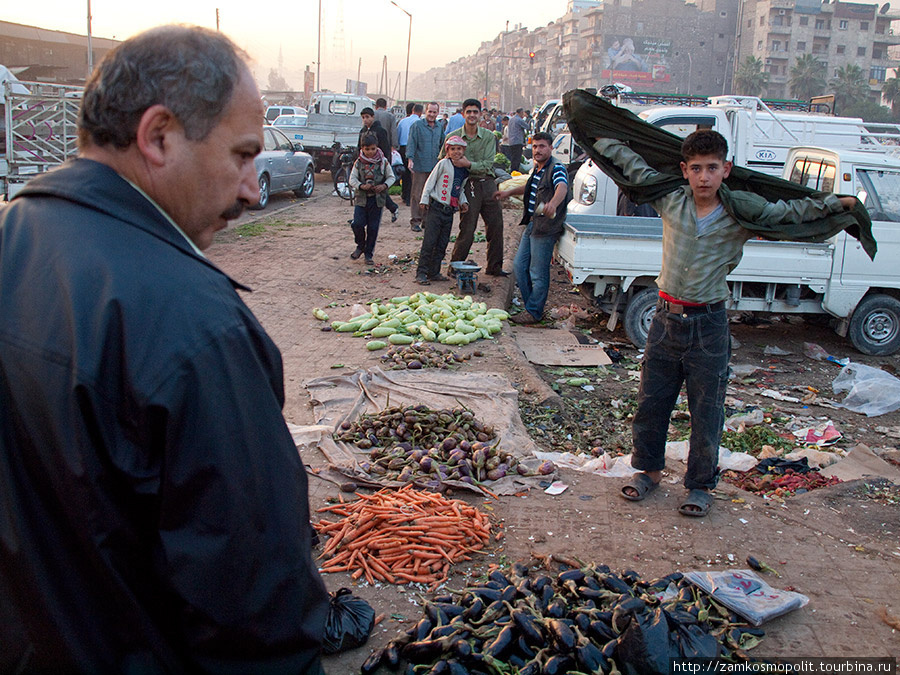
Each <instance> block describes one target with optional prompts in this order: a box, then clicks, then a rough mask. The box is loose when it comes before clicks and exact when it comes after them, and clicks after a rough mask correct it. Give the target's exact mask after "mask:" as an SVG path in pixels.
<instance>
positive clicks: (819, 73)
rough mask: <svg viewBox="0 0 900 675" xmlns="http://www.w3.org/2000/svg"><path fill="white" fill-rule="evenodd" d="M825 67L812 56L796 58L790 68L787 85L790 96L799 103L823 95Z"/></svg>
mask: <svg viewBox="0 0 900 675" xmlns="http://www.w3.org/2000/svg"><path fill="white" fill-rule="evenodd" d="M826 68H827V66H826V65H825V64H824V63H823V62H822V61H819V59H817V58H816V57H815V56H813V55H812V54H803V55H802V56H798V57H797V60H796V61H794V65H793V67H792V68H791V78H790V80H788V85H789V86H790V88H791V96H793V97H794V98H799V99H800V100H801V101H808V100H809V99H811V98H812V97H813V96H818V95H819V94H823V93H825V87H826V86H827V85H828V82H827V81H826V80H825V71H826Z"/></svg>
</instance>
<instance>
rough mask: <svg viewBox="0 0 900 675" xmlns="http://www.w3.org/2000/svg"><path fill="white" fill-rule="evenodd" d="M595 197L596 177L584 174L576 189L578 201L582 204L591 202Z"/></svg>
mask: <svg viewBox="0 0 900 675" xmlns="http://www.w3.org/2000/svg"><path fill="white" fill-rule="evenodd" d="M596 199H597V177H596V176H585V178H584V180H583V181H581V190H579V191H578V201H579V202H580V203H582V204H593V203H594V200H596Z"/></svg>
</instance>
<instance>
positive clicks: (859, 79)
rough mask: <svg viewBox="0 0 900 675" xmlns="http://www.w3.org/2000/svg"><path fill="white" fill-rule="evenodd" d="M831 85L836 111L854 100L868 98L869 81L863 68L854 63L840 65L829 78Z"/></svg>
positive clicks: (839, 110)
mask: <svg viewBox="0 0 900 675" xmlns="http://www.w3.org/2000/svg"><path fill="white" fill-rule="evenodd" d="M831 87H832V89H833V90H834V108H835V112H837V113H839V112H841V111H842V110H843V109H844V108H846V107H847V106H849V105H851V104H852V103H854V102H855V101H862V100H864V99H868V98H869V81H868V80H867V79H866V76H865V73H863V69H862V68H860V67H859V66H858V65H856V64H855V63H850V64H848V65H846V66H840V67H839V68H838V69H837V74H836V75H835V77H834V79H833V80H831Z"/></svg>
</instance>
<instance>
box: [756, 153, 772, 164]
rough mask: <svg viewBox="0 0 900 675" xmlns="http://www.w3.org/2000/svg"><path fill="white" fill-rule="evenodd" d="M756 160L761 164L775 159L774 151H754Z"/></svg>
mask: <svg viewBox="0 0 900 675" xmlns="http://www.w3.org/2000/svg"><path fill="white" fill-rule="evenodd" d="M756 159H758V160H761V161H763V162H769V161H771V160H773V159H775V151H774V150H757V151H756Z"/></svg>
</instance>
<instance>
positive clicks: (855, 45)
mask: <svg viewBox="0 0 900 675" xmlns="http://www.w3.org/2000/svg"><path fill="white" fill-rule="evenodd" d="M898 19H900V12H897V11H895V10H891V7H890V5H889V4H888V3H885V4H883V5H878V4H864V3H856V2H828V0H825V1H824V2H822V1H820V0H745V2H743V3H742V5H741V15H740V17H739V20H738V33H737V45H738V61H739V62H741V61H744V60H745V59H746V58H747V57H748V56H754V57H756V58H759V59H760V60H762V61H763V63H764V64H765V69H766V71H767V72H768V73H769V84H768V86H767V87H766V96H768V97H769V98H789V97H790V87H789V80H790V73H791V67H792V66H793V65H794V62H795V61H796V59H797V57H798V56H801V55H802V54H812V55H813V56H815V57H816V58H818V59H819V60H820V61H823V62H824V63H825V64H826V65H827V72H826V77H827V78H828V79H831V78H833V77H835V75H836V74H837V70H838V68H840V67H843V66H847V65H849V64H856V65H858V66H860V67H861V68H862V69H863V72H865V73H866V74H867V75H868V77H869V87H870V89H871V92H872V98H873V99H874V100H878V98H879V97H880V91H881V86H882V84H884V80H885V79H886V78H887V77H891V76H893V73H892V72H889V71H890V70H891V69H893V68H896V67H897V66H898V65H900V64H898V62H897V60H896V59H894V58H891V55H890V54H889V53H888V52H889V49H890V48H891V47H892V46H895V45H900V35H894V31H893V29H892V25H893V22H894V21H897V20H898ZM890 51H893V50H890Z"/></svg>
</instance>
